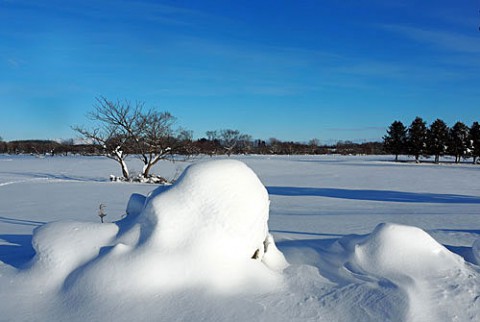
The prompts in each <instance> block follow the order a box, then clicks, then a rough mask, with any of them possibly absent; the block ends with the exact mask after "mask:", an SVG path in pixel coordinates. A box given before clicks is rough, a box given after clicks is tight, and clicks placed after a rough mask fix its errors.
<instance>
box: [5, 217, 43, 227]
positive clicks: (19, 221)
mask: <svg viewBox="0 0 480 322" xmlns="http://www.w3.org/2000/svg"><path fill="white" fill-rule="evenodd" d="M0 222H2V223H5V224H11V225H22V226H35V227H38V226H41V225H44V224H46V222H43V221H35V220H26V219H17V218H7V217H0Z"/></svg>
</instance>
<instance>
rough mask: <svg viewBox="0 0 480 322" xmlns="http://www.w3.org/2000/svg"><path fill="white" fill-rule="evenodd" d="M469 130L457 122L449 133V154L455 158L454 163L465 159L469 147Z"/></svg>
mask: <svg viewBox="0 0 480 322" xmlns="http://www.w3.org/2000/svg"><path fill="white" fill-rule="evenodd" d="M468 133H469V128H468V126H466V125H465V124H464V123H462V122H457V123H455V125H454V126H453V127H452V128H451V129H450V131H449V141H450V144H449V152H450V154H451V155H453V156H455V163H459V162H460V160H461V158H462V157H465V155H466V154H467V150H468V148H469V146H470V142H469V135H468Z"/></svg>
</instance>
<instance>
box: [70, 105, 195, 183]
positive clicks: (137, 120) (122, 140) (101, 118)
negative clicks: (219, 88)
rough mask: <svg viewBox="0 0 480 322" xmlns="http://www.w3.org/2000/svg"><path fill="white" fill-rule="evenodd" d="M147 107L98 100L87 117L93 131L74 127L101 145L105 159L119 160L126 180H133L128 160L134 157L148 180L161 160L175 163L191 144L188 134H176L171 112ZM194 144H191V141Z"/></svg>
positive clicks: (180, 132) (177, 132)
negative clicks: (129, 155) (169, 160)
mask: <svg viewBox="0 0 480 322" xmlns="http://www.w3.org/2000/svg"><path fill="white" fill-rule="evenodd" d="M144 106H145V105H144V103H140V102H137V103H135V105H132V104H131V103H130V102H129V101H116V102H113V101H110V100H108V99H106V98H105V97H99V98H97V99H96V104H95V105H94V110H93V111H92V112H91V113H89V114H88V117H89V118H90V119H91V120H92V121H94V122H95V125H96V126H95V127H94V128H93V129H89V130H87V129H84V128H80V127H74V130H76V131H77V132H79V133H80V134H82V135H83V136H84V137H85V138H88V139H91V140H93V141H94V142H96V143H98V144H100V145H101V146H102V147H103V148H104V151H105V152H106V155H107V156H108V157H110V158H112V159H114V160H116V161H117V162H118V163H119V164H120V166H121V168H122V174H123V176H124V178H125V179H127V180H128V179H129V178H130V174H129V172H128V167H127V164H126V162H125V158H126V157H127V155H128V154H131V153H134V154H135V155H136V156H137V157H138V158H139V159H140V160H141V161H142V162H143V169H142V173H141V176H142V177H144V178H148V177H149V176H150V171H151V169H152V167H153V166H154V165H155V164H156V163H157V162H158V161H160V160H164V159H173V157H174V155H175V153H177V152H178V151H180V150H181V149H183V150H182V151H183V152H185V151H186V150H185V149H184V146H183V145H184V144H185V143H186V142H187V141H188V140H186V139H185V136H186V134H185V133H186V132H188V131H184V130H183V131H176V130H174V129H173V125H174V124H175V122H176V119H175V117H174V116H173V115H172V114H170V113H168V112H158V111H156V110H153V109H150V110H147V111H145V108H144ZM190 141H191V140H190Z"/></svg>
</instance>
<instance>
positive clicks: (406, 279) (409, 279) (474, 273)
mask: <svg viewBox="0 0 480 322" xmlns="http://www.w3.org/2000/svg"><path fill="white" fill-rule="evenodd" d="M333 248H334V249H335V252H336V255H335V257H336V259H337V260H338V259H340V258H343V262H342V261H339V262H338V265H339V268H338V272H340V273H339V274H340V275H343V276H342V278H350V280H357V281H364V282H367V283H368V284H370V285H374V286H373V287H374V288H375V289H383V290H389V289H398V292H397V294H400V295H401V294H402V293H403V294H404V295H401V296H400V298H393V300H394V301H395V302H396V307H397V308H398V307H399V306H401V305H405V310H406V314H405V319H407V320H409V321H451V320H455V319H458V320H462V321H463V320H465V321H467V320H468V321H469V320H476V319H477V318H478V316H477V310H478V308H477V306H478V303H477V299H478V294H479V291H480V290H479V287H478V285H477V283H476V282H475V279H478V278H480V274H479V272H478V269H476V268H475V267H473V266H471V265H469V264H468V263H466V262H465V260H464V259H463V258H462V257H460V256H458V255H457V254H454V253H452V252H450V251H449V250H448V249H447V248H446V247H444V246H443V245H441V244H439V243H438V242H437V241H436V240H435V239H433V238H432V237H431V236H430V235H429V234H428V233H427V232H425V231H424V230H422V229H420V228H418V227H412V226H405V225H399V224H391V223H387V224H385V223H384V224H379V225H378V226H377V227H376V228H375V229H374V231H373V232H372V233H371V234H368V235H365V236H358V235H351V236H346V237H344V238H342V239H340V240H339V241H337V242H336V243H335V244H334V245H333ZM402 297H404V298H405V300H403V301H402V300H401V298H402ZM401 302H404V304H401ZM447 302H448V303H447ZM405 303H406V304H405ZM452 307H462V308H463V309H462V310H452V309H451V308H452Z"/></svg>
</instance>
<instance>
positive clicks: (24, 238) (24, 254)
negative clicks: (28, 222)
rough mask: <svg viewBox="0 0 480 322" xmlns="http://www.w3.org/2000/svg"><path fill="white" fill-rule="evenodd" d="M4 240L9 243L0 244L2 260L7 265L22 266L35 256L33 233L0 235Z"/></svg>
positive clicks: (0, 257) (1, 239)
mask: <svg viewBox="0 0 480 322" xmlns="http://www.w3.org/2000/svg"><path fill="white" fill-rule="evenodd" d="M2 241H3V242H7V243H8V245H0V261H1V262H4V263H5V264H7V265H10V266H13V267H15V268H17V269H18V268H22V267H23V266H25V264H27V263H28V262H29V261H30V260H31V259H32V258H33V256H35V250H34V249H33V247H32V235H8V234H7V235H0V242H2Z"/></svg>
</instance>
